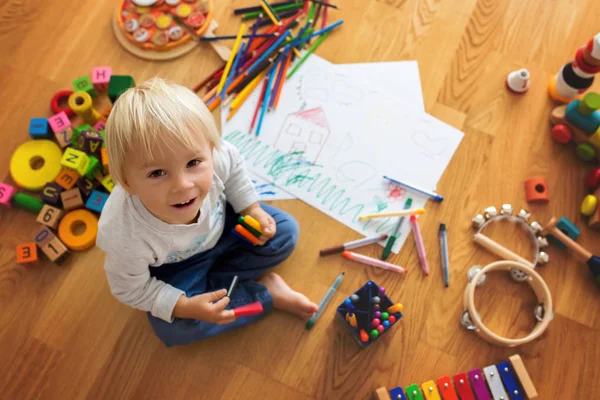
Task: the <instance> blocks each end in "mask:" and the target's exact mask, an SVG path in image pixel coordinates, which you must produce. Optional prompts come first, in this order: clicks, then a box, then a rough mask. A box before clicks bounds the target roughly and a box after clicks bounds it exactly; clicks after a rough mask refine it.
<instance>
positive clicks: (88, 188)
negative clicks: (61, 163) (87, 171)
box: [77, 176, 100, 197]
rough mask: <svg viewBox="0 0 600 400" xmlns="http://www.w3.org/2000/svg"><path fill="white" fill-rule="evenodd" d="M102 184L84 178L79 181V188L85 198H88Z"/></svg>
mask: <svg viewBox="0 0 600 400" xmlns="http://www.w3.org/2000/svg"><path fill="white" fill-rule="evenodd" d="M99 185H100V184H99V183H98V182H96V180H95V179H88V178H86V177H84V176H82V177H81V178H79V180H78V181H77V187H78V188H79V190H80V191H81V194H83V196H84V197H88V196H89V195H90V194H91V193H92V191H93V190H94V189H96V188H97V187H98V186H99Z"/></svg>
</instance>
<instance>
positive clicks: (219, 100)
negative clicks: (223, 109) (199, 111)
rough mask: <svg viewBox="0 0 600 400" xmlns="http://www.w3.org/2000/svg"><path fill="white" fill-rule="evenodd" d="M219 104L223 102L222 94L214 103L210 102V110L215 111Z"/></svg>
mask: <svg viewBox="0 0 600 400" xmlns="http://www.w3.org/2000/svg"><path fill="white" fill-rule="evenodd" d="M219 104H221V96H217V97H216V98H215V100H214V101H213V102H212V103H210V105H209V106H208V110H209V111H214V109H215V108H217V106H218V105H219Z"/></svg>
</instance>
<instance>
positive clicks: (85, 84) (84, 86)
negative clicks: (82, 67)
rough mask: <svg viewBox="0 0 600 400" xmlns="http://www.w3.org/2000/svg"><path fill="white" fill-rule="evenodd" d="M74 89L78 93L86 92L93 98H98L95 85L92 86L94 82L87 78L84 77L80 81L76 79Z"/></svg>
mask: <svg viewBox="0 0 600 400" xmlns="http://www.w3.org/2000/svg"><path fill="white" fill-rule="evenodd" d="M73 87H74V88H75V91H76V92H86V93H87V94H89V95H90V96H92V97H96V94H97V93H96V89H94V85H92V81H91V80H90V78H88V77H87V76H83V77H81V78H79V79H75V80H74V81H73Z"/></svg>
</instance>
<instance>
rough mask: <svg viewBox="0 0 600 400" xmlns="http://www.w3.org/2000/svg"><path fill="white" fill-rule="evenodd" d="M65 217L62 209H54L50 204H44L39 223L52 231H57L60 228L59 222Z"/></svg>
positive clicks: (38, 218) (38, 219)
mask: <svg viewBox="0 0 600 400" xmlns="http://www.w3.org/2000/svg"><path fill="white" fill-rule="evenodd" d="M62 215H63V210H61V209H60V208H56V207H52V206H50V205H48V204H44V207H43V208H42V211H40V213H39V215H38V217H37V222H39V223H40V224H42V225H46V226H47V227H50V228H52V229H56V227H57V226H58V221H60V218H61V217H62Z"/></svg>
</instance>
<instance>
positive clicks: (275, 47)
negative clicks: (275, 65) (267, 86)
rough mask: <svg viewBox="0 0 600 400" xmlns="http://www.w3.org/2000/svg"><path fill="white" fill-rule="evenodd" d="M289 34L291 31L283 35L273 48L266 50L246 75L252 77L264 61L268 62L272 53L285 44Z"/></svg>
mask: <svg viewBox="0 0 600 400" xmlns="http://www.w3.org/2000/svg"><path fill="white" fill-rule="evenodd" d="M289 34H290V30H289V29H288V30H286V31H285V32H284V33H283V34H282V35H281V37H280V38H279V39H277V40H276V41H275V43H273V44H272V45H271V47H269V48H268V49H267V50H265V52H264V53H263V54H262V55H261V56H260V57H259V58H258V60H256V61H255V62H254V64H252V66H251V67H250V68H249V69H248V71H246V75H250V74H251V73H252V72H253V71H254V70H255V69H256V68H257V67H258V66H259V65H260V64H261V63H262V62H263V61H264V60H266V59H267V57H269V56H270V55H271V53H272V52H273V51H274V50H275V49H277V48H278V47H279V46H280V45H281V43H283V41H284V40H285V39H286V38H287V37H288V35H289Z"/></svg>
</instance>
